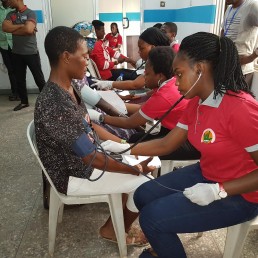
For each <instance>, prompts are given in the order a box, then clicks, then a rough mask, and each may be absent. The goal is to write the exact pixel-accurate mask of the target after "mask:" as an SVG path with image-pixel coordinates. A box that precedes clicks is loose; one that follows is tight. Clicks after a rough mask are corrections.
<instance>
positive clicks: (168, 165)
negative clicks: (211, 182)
mask: <svg viewBox="0 0 258 258" xmlns="http://www.w3.org/2000/svg"><path fill="white" fill-rule="evenodd" d="M198 161H199V160H198V159H195V160H161V168H160V173H159V174H160V176H162V175H165V174H167V173H169V172H171V171H173V168H174V167H175V166H177V164H178V165H182V164H184V166H188V165H191V164H195V163H197V162H198Z"/></svg>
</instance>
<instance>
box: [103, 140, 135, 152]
mask: <svg viewBox="0 0 258 258" xmlns="http://www.w3.org/2000/svg"><path fill="white" fill-rule="evenodd" d="M101 146H102V148H103V149H104V150H105V151H109V152H115V153H117V152H121V151H124V150H126V149H129V148H130V144H129V143H117V142H114V141H111V140H107V141H105V142H102V143H101ZM130 153H131V150H128V151H126V152H124V153H123V154H125V155H130Z"/></svg>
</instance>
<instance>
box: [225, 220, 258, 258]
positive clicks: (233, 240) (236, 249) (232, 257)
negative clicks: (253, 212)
mask: <svg viewBox="0 0 258 258" xmlns="http://www.w3.org/2000/svg"><path fill="white" fill-rule="evenodd" d="M253 229H258V216H257V217H255V218H254V219H252V220H250V221H247V222H244V223H241V224H238V225H234V226H231V227H228V231H227V236H226V242H225V247H224V253H223V258H240V256H241V253H242V249H243V246H244V243H245V239H246V237H247V235H248V233H249V232H250V231H251V230H253Z"/></svg>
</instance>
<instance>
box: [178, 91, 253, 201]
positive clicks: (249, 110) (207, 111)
mask: <svg viewBox="0 0 258 258" xmlns="http://www.w3.org/2000/svg"><path fill="white" fill-rule="evenodd" d="M228 93H229V94H233V95H235V96H229V95H224V96H223V97H221V96H220V95H218V96H217V97H216V99H215V100H214V99H213V93H212V94H211V95H210V96H209V97H208V98H207V99H206V100H205V101H204V102H203V103H200V99H199V98H198V97H195V98H193V99H192V100H191V101H190V102H189V104H188V107H187V112H184V114H183V116H182V117H181V118H180V120H179V123H178V124H177V126H178V127H181V128H183V129H186V130H188V139H189V141H190V142H191V143H192V145H193V146H194V147H195V148H196V149H197V150H199V151H200V152H201V159H200V165H201V169H202V173H203V176H204V177H205V178H207V179H209V180H213V181H215V182H224V181H230V180H232V179H235V178H239V177H242V176H244V175H246V174H248V173H250V172H252V171H254V170H256V169H258V166H257V165H256V164H255V162H254V161H253V159H252V158H251V156H250V152H254V151H257V150H258V136H257V135H258V134H257V132H258V102H257V101H256V100H255V99H253V98H252V97H251V96H250V95H249V94H247V93H245V92H241V93H239V94H237V93H234V92H231V91H228ZM242 196H243V197H244V198H245V199H246V200H248V201H250V202H255V203H258V191H256V192H252V193H246V194H242Z"/></svg>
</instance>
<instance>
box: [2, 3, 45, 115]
mask: <svg viewBox="0 0 258 258" xmlns="http://www.w3.org/2000/svg"><path fill="white" fill-rule="evenodd" d="M2 1H3V2H6V3H7V5H8V6H9V7H11V8H14V9H15V10H14V11H11V12H10V13H8V14H7V16H6V18H5V20H4V22H3V24H2V28H3V31H4V32H9V33H12V35H13V51H12V52H13V61H14V72H15V76H16V79H17V84H18V93H19V97H20V99H21V103H20V104H19V105H18V106H16V107H15V108H14V109H13V110H14V111H18V110H21V109H23V108H26V107H28V106H29V101H28V94H27V88H26V70H27V66H28V67H29V69H30V71H31V73H32V75H33V77H34V80H35V82H36V84H37V86H38V88H39V91H41V90H42V89H43V87H44V85H45V83H46V82H45V79H44V75H43V72H42V69H41V63H40V56H39V52H38V48H37V40H36V32H37V28H36V25H37V23H36V14H35V12H33V11H32V10H30V9H29V8H27V6H26V5H24V3H23V0H2Z"/></svg>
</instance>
